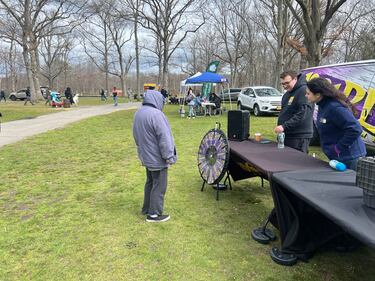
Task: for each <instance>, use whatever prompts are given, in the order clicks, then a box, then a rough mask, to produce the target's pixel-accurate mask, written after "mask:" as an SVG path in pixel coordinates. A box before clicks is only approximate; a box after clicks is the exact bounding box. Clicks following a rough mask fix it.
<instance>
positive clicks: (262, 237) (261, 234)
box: [251, 210, 276, 244]
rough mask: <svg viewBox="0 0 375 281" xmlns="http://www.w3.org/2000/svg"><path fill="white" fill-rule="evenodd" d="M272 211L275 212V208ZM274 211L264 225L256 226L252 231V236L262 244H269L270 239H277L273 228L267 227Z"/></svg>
mask: <svg viewBox="0 0 375 281" xmlns="http://www.w3.org/2000/svg"><path fill="white" fill-rule="evenodd" d="M272 212H274V210H272ZM272 212H271V214H269V216H268V217H267V220H266V222H265V223H264V225H263V226H261V227H258V228H254V229H253V230H252V231H251V237H252V238H253V239H254V240H255V241H257V242H259V243H261V244H268V243H269V242H270V241H275V240H276V235H275V234H274V233H273V231H272V230H271V229H269V228H267V225H268V223H269V222H270V217H271V215H272Z"/></svg>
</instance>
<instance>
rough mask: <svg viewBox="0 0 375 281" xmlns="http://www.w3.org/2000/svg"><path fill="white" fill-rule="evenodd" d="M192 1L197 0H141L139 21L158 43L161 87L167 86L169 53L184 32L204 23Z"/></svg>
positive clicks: (185, 34) (184, 36)
mask: <svg viewBox="0 0 375 281" xmlns="http://www.w3.org/2000/svg"><path fill="white" fill-rule="evenodd" d="M195 4H198V0H183V1H181V0H162V1H160V0H143V1H142V6H141V8H140V9H139V22H140V24H141V25H142V26H143V27H144V28H146V29H148V30H150V31H152V33H153V34H155V35H156V36H157V38H158V40H157V41H158V42H160V43H161V47H162V50H163V53H162V84H163V87H165V88H168V87H169V83H168V73H169V68H168V67H169V61H170V59H171V56H172V55H173V53H174V52H175V51H176V50H177V48H178V47H179V46H180V45H181V43H182V42H183V41H184V40H185V38H186V37H187V35H188V34H189V33H194V32H196V31H197V30H198V29H199V28H200V27H201V26H202V25H203V24H204V22H205V16H204V14H203V12H202V10H200V9H197V7H196V6H194V5H195ZM198 14H201V16H197V15H198ZM159 39H160V41H159Z"/></svg>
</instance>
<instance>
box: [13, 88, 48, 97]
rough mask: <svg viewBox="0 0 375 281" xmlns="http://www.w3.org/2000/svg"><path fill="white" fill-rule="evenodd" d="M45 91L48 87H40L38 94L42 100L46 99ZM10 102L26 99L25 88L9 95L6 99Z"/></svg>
mask: <svg viewBox="0 0 375 281" xmlns="http://www.w3.org/2000/svg"><path fill="white" fill-rule="evenodd" d="M47 89H48V87H44V86H41V87H40V93H41V94H42V96H43V98H45V99H46V98H47ZM8 98H9V99H10V100H12V101H16V100H25V99H26V88H24V89H21V90H18V91H17V92H12V93H10V94H9V97H8Z"/></svg>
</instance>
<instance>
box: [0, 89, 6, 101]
mask: <svg viewBox="0 0 375 281" xmlns="http://www.w3.org/2000/svg"><path fill="white" fill-rule="evenodd" d="M1 100H4V102H7V100H6V98H5V91H4V90H1V91H0V101H1Z"/></svg>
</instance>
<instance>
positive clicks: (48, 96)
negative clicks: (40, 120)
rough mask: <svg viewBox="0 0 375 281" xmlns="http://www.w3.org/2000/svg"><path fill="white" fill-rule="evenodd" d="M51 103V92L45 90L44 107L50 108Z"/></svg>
mask: <svg viewBox="0 0 375 281" xmlns="http://www.w3.org/2000/svg"><path fill="white" fill-rule="evenodd" d="M51 101H52V97H51V91H50V90H49V89H47V90H46V102H45V103H44V105H47V104H48V105H49V106H51Z"/></svg>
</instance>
